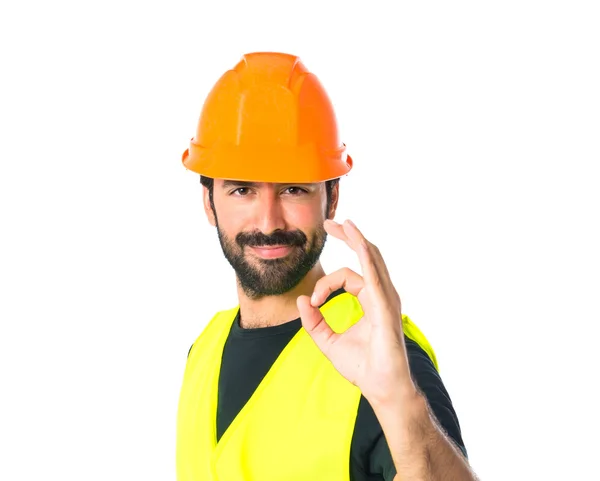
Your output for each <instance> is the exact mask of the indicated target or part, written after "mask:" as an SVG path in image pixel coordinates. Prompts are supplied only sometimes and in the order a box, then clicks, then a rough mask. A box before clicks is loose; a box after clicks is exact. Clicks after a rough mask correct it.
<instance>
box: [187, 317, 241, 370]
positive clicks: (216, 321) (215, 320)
mask: <svg viewBox="0 0 600 481" xmlns="http://www.w3.org/2000/svg"><path fill="white" fill-rule="evenodd" d="M238 312H239V306H236V307H233V308H231V309H225V310H222V311H219V312H217V313H216V314H215V315H214V316H213V317H212V318H211V319H210V321H208V323H207V324H206V326H204V328H203V329H202V332H201V333H200V335H199V336H198V337H197V338H196V340H195V341H194V342H193V343H192V345H191V346H190V349H189V350H188V354H187V357H188V359H189V357H190V354H191V352H192V349H193V348H194V346H195V345H197V344H198V343H199V342H200V340H201V339H202V338H203V337H205V336H209V335H210V334H211V333H213V332H214V331H215V330H216V329H218V328H219V327H220V326H221V323H223V322H229V321H231V319H232V318H233V316H236V315H237V313H238Z"/></svg>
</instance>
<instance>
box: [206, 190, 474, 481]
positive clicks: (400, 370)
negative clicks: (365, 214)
mask: <svg viewBox="0 0 600 481" xmlns="http://www.w3.org/2000/svg"><path fill="white" fill-rule="evenodd" d="M227 184H228V183H227V182H224V181H223V180H221V179H215V183H214V204H215V209H216V213H217V217H218V224H219V228H220V229H222V230H223V232H224V233H225V234H227V235H228V236H230V237H232V238H234V237H235V235H236V234H238V233H239V232H244V231H247V232H251V231H255V230H259V231H261V232H263V233H264V234H269V233H272V232H274V231H276V230H278V229H280V230H293V229H300V230H301V231H303V232H304V233H305V234H306V235H307V237H310V236H311V234H312V233H314V232H315V230H316V229H317V228H318V226H320V225H323V227H324V228H325V231H326V232H327V233H328V234H329V235H330V236H332V237H334V238H336V239H339V240H340V241H342V242H343V243H345V244H346V245H347V246H348V247H349V248H350V249H352V250H353V251H354V252H355V253H356V255H357V256H358V259H359V261H360V266H361V271H362V275H360V274H358V273H356V272H354V271H352V270H350V269H348V268H343V269H340V270H338V271H336V272H333V273H331V274H329V275H326V274H325V272H324V270H323V268H322V266H321V264H320V262H317V263H316V264H315V265H314V267H313V268H312V269H311V270H310V271H309V272H308V274H307V275H306V276H305V277H304V278H303V279H302V280H301V281H300V282H299V284H298V285H297V286H296V287H294V288H293V289H291V290H290V291H288V292H286V293H284V294H282V295H277V296H264V297H260V298H252V297H249V296H247V295H246V293H245V292H244V290H243V289H242V288H241V287H240V286H239V282H238V296H239V301H240V312H242V313H243V318H242V327H258V326H272V325H278V324H282V323H284V322H288V321H291V320H293V319H297V318H298V317H300V318H301V320H302V325H303V327H304V329H306V331H307V332H308V333H309V335H310V336H311V338H312V339H313V341H314V342H315V344H316V345H317V346H318V347H319V349H320V350H321V351H322V352H323V354H324V355H325V356H326V357H327V358H328V359H329V360H330V361H331V363H332V364H333V366H334V367H335V368H336V369H337V370H338V372H339V373H340V374H341V375H342V376H344V377H345V378H346V379H347V380H348V381H349V382H351V383H353V384H354V385H355V386H357V387H358V388H359V389H360V390H361V392H362V394H363V395H364V396H365V398H366V399H367V400H368V401H369V403H370V404H371V406H372V407H373V410H374V412H375V414H376V415H377V418H378V420H379V422H380V424H381V426H382V429H383V432H384V434H385V437H386V440H387V442H388V445H389V448H390V452H391V454H392V458H393V460H394V465H395V466H396V470H397V475H396V477H395V478H394V479H395V480H400V479H410V480H423V481H425V480H428V481H441V480H450V481H451V480H456V481H476V480H477V477H476V475H475V474H474V473H473V471H472V470H471V469H470V467H469V465H468V463H467V461H466V459H465V458H464V457H463V456H462V453H460V451H459V450H458V448H457V447H456V446H454V444H453V443H452V442H451V441H450V440H449V439H448V437H447V436H446V435H445V434H444V432H443V430H442V429H441V428H440V427H439V425H438V423H437V421H436V420H435V417H434V416H433V414H432V413H431V411H430V410H429V407H428V404H427V401H426V399H425V396H424V395H422V394H421V393H420V392H419V391H418V389H417V387H416V386H415V384H414V383H413V381H412V378H411V375H410V368H409V364H408V357H407V354H406V346H405V344H404V333H403V331H402V323H401V319H402V304H401V300H400V296H399V295H398V292H397V291H396V289H395V287H394V285H393V284H392V281H391V279H390V275H389V272H388V270H387V267H386V265H385V262H384V260H383V257H382V256H381V253H380V252H379V249H378V248H377V247H376V246H375V245H374V244H372V243H371V242H369V241H368V240H367V239H366V238H365V237H364V235H363V234H362V232H361V231H360V230H359V229H358V228H357V227H356V226H355V225H354V224H353V223H352V222H351V221H349V220H347V221H345V222H344V223H343V224H339V223H337V222H335V221H333V220H332V219H333V217H334V216H335V211H336V208H337V204H338V199H339V184H338V185H336V186H335V187H334V191H333V198H332V203H331V208H330V210H329V212H327V213H325V212H324V211H325V206H326V191H325V185H324V184H323V183H321V184H272V183H257V184H253V185H252V187H251V188H249V189H248V190H247V191H246V190H244V189H242V190H237V191H235V188H236V185H229V186H227ZM297 187H301V188H302V189H304V190H306V191H307V192H306V193H298V191H297V189H296V188H297ZM204 208H205V211H206V214H207V216H208V219H209V222H210V223H211V224H212V225H213V226H216V225H217V219H216V218H215V215H214V212H213V211H212V208H211V205H210V201H209V196H208V190H207V189H206V188H205V189H204ZM326 218H327V219H326ZM245 249H246V250H247V251H248V252H246V253H245V255H246V257H247V259H248V261H249V262H251V263H255V265H257V266H259V265H260V259H259V258H258V257H260V256H268V255H270V254H269V253H268V252H264V251H263V252H260V251H254V250H252V249H250V248H245ZM340 287H344V289H345V290H346V291H347V292H350V293H351V294H353V295H355V296H356V297H357V298H358V300H359V302H360V304H361V306H362V309H363V312H364V316H363V317H362V318H361V319H360V320H359V321H358V322H357V323H356V324H354V325H353V326H352V327H350V328H349V329H348V330H346V331H345V332H343V333H341V334H337V333H335V332H333V330H332V329H331V328H330V326H329V325H328V324H327V322H326V321H325V319H324V318H323V316H322V315H321V312H320V310H319V309H318V307H317V306H319V305H321V304H322V303H323V302H324V301H325V299H326V298H327V296H328V295H329V294H330V293H331V292H333V291H334V290H336V289H338V288H340Z"/></svg>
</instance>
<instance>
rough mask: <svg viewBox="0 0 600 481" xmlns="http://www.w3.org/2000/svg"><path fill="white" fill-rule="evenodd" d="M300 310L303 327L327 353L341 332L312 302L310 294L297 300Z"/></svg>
mask: <svg viewBox="0 0 600 481" xmlns="http://www.w3.org/2000/svg"><path fill="white" fill-rule="evenodd" d="M296 304H297V306H298V310H299V311H300V319H301V321H302V327H304V329H306V331H307V332H308V334H309V335H310V337H312V339H313V341H315V344H316V345H317V347H318V348H319V349H321V351H323V353H324V354H325V355H327V351H328V349H329V346H331V344H333V343H334V342H335V340H336V338H337V337H338V336H339V334H337V333H335V332H334V331H333V329H331V327H329V324H327V321H326V320H325V318H324V317H323V314H321V311H320V310H319V308H318V307H314V306H313V305H312V304H311V303H310V298H309V297H308V296H300V297H298V300H297V301H296Z"/></svg>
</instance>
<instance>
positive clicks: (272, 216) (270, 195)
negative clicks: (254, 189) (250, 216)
mask: <svg viewBox="0 0 600 481" xmlns="http://www.w3.org/2000/svg"><path fill="white" fill-rule="evenodd" d="M255 218H256V228H257V229H258V230H259V231H261V232H262V233H263V234H266V235H269V234H272V233H273V232H274V231H276V230H285V229H286V227H287V226H286V223H285V219H284V215H283V206H282V203H281V199H280V197H279V195H277V192H276V190H275V189H273V188H272V187H271V186H269V188H267V189H264V191H262V192H261V195H259V196H258V201H257V203H256V213H255Z"/></svg>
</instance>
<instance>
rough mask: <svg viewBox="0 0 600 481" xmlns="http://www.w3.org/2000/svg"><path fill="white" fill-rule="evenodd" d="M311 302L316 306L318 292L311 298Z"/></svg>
mask: <svg viewBox="0 0 600 481" xmlns="http://www.w3.org/2000/svg"><path fill="white" fill-rule="evenodd" d="M310 303H311V304H312V305H313V306H314V305H315V304H316V303H317V293H316V292H315V293H314V294H313V295H312V297H311V298H310Z"/></svg>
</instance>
